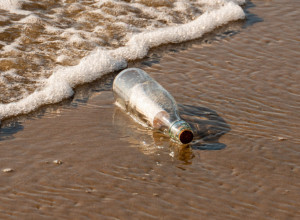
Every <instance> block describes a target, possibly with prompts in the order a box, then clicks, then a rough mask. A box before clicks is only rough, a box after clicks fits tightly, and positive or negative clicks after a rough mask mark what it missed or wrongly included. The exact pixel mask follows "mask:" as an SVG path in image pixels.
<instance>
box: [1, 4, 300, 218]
mask: <svg viewBox="0 0 300 220" xmlns="http://www.w3.org/2000/svg"><path fill="white" fill-rule="evenodd" d="M253 3H254V4H255V5H253V4H252V3H248V7H247V11H248V15H247V16H248V20H247V21H246V23H242V24H241V23H236V24H231V25H229V26H228V27H226V29H227V32H226V33H225V32H222V33H223V34H222V35H217V36H216V35H214V36H213V37H212V36H207V37H206V38H204V39H200V40H197V41H194V42H190V43H187V44H182V45H179V46H166V47H165V48H163V50H165V51H166V50H168V49H171V50H180V52H172V51H170V50H169V51H168V52H164V53H161V52H157V51H153V52H152V54H151V56H150V58H149V59H146V60H143V61H141V62H137V63H135V64H132V65H134V66H138V67H141V68H143V69H144V70H146V71H147V72H148V73H149V74H150V75H151V76H152V77H153V78H155V79H156V80H158V81H159V82H160V83H161V84H162V85H163V86H164V87H165V88H166V89H167V90H169V91H170V92H171V93H172V94H173V96H174V97H175V99H176V100H177V102H178V103H179V104H180V110H181V113H182V117H183V118H185V119H186V120H187V121H189V122H190V123H191V124H192V125H193V127H194V129H195V132H196V134H197V139H198V141H197V143H194V144H192V145H191V146H189V147H180V146H178V145H175V144H172V143H171V142H169V139H168V138H166V137H164V136H162V135H160V134H157V133H153V132H152V131H151V130H149V129H145V128H143V127H141V126H140V125H138V124H136V123H135V122H134V121H133V120H132V119H131V118H130V117H128V115H126V114H125V113H123V112H121V111H120V110H119V109H118V108H117V107H115V106H114V104H113V95H112V92H111V81H112V80H113V75H109V76H107V77H106V78H105V79H101V80H100V81H98V82H95V83H94V84H90V85H86V86H83V87H82V88H79V89H78V91H77V94H76V96H75V97H74V99H73V101H72V102H71V103H62V104H60V105H57V106H50V107H48V108H45V109H42V110H40V111H39V112H37V113H35V114H33V116H26V118H25V119H24V117H23V118H20V119H15V120H13V121H12V122H11V123H10V124H7V125H5V126H3V127H2V128H1V133H0V140H1V141H0V155H1V156H0V169H1V170H3V169H5V168H11V170H3V171H7V172H3V171H1V172H0V193H1V196H0V219H180V220H181V219H300V212H299V207H300V185H299V183H300V164H299V161H300V137H299V133H300V129H299V124H300V120H299V118H300V97H299V94H300V88H299V84H300V73H299V55H300V52H299V27H300V24H299V20H300V17H299V13H298V11H297V7H298V6H299V5H298V3H297V1H291V0H290V1H286V2H281V1H253ZM241 25H244V28H243V29H241V30H240V32H238V33H235V32H234V31H230V30H236V26H238V27H241ZM228 30H229V31H228ZM147 65H148V66H147ZM86 87H89V88H90V89H86ZM87 97H89V98H88V99H87ZM67 102H68V101H67ZM9 171H10V172H9Z"/></svg>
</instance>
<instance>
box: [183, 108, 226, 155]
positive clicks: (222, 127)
mask: <svg viewBox="0 0 300 220" xmlns="http://www.w3.org/2000/svg"><path fill="white" fill-rule="evenodd" d="M178 107H179V111H180V116H181V118H182V119H184V120H185V121H187V122H188V123H189V124H190V125H191V127H192V129H193V132H194V141H193V142H192V143H191V144H190V146H191V148H192V149H194V150H222V149H224V148H225V147H226V145H225V144H223V143H220V142H219V139H220V137H221V136H222V135H224V134H226V133H228V132H229V131H230V130H231V128H230V126H229V125H228V124H227V123H226V121H225V120H224V119H223V118H222V117H221V116H219V115H218V114H217V113H216V112H215V111H213V110H211V109H209V108H206V107H200V106H192V105H179V106H178Z"/></svg>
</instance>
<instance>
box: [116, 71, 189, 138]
mask: <svg viewBox="0 0 300 220" xmlns="http://www.w3.org/2000/svg"><path fill="white" fill-rule="evenodd" d="M113 91H114V96H115V100H116V104H117V105H118V106H119V107H121V108H122V109H124V110H125V111H127V112H129V113H130V114H131V116H132V117H133V118H134V119H135V120H137V121H139V122H142V123H143V124H146V125H147V126H151V127H153V128H154V129H157V130H160V131H162V132H164V133H166V134H169V135H170V137H171V138H173V139H174V140H175V141H178V142H181V143H183V144H187V143H189V142H191V141H192V140H193V132H192V129H191V127H190V125H189V124H188V123H187V122H185V121H184V120H182V119H181V118H180V117H179V114H178V107H177V104H176V101H175V100H174V98H173V97H172V96H171V94H170V93H169V92H168V91H167V90H165V89H164V88H163V87H162V86H161V85H160V84H159V83H158V82H156V81H155V80H154V79H152V78H151V77H150V76H149V75H148V74H147V73H146V72H145V71H143V70H141V69H137V68H129V69H125V70H123V71H122V72H120V73H119V74H118V75H117V76H116V78H115V80H114V82H113Z"/></svg>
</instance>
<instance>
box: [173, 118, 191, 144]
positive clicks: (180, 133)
mask: <svg viewBox="0 0 300 220" xmlns="http://www.w3.org/2000/svg"><path fill="white" fill-rule="evenodd" d="M169 135H170V137H171V138H173V139H174V140H176V141H178V142H180V143H182V144H188V143H190V142H191V141H192V140H193V137H194V135H193V131H192V128H191V126H190V125H189V124H188V123H187V122H185V121H183V120H177V121H175V122H173V123H172V124H171V126H170V127H169Z"/></svg>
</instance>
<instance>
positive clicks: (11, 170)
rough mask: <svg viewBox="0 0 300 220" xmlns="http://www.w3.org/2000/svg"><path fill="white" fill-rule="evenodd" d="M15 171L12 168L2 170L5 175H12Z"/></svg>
mask: <svg viewBox="0 0 300 220" xmlns="http://www.w3.org/2000/svg"><path fill="white" fill-rule="evenodd" d="M13 171H14V169H12V168H5V169H2V172H3V173H11V172H13Z"/></svg>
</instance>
